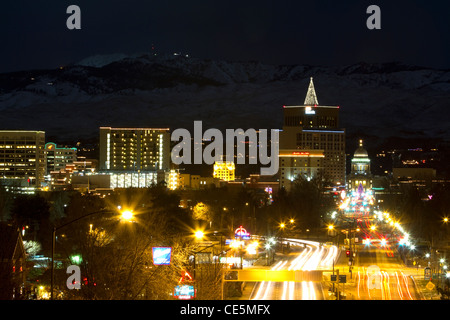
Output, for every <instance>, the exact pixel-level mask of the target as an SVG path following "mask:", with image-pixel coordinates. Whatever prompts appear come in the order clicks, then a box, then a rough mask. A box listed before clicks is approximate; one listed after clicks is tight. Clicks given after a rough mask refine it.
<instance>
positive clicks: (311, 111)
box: [305, 107, 316, 114]
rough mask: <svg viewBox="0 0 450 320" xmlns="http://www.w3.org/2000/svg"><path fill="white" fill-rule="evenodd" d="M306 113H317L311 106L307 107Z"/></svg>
mask: <svg viewBox="0 0 450 320" xmlns="http://www.w3.org/2000/svg"><path fill="white" fill-rule="evenodd" d="M305 114H316V111H315V110H313V109H312V108H311V107H305Z"/></svg>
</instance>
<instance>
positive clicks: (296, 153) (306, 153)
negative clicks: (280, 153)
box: [292, 151, 309, 156]
mask: <svg viewBox="0 0 450 320" xmlns="http://www.w3.org/2000/svg"><path fill="white" fill-rule="evenodd" d="M292 154H293V155H294V156H309V152H298V151H295V152H292Z"/></svg>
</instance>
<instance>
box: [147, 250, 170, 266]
mask: <svg viewBox="0 0 450 320" xmlns="http://www.w3.org/2000/svg"><path fill="white" fill-rule="evenodd" d="M152 253H153V264H154V265H156V266H159V265H169V264H170V261H171V258H172V247H153V248H152Z"/></svg>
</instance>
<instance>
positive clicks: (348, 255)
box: [345, 250, 350, 258]
mask: <svg viewBox="0 0 450 320" xmlns="http://www.w3.org/2000/svg"><path fill="white" fill-rule="evenodd" d="M345 254H346V255H347V258H348V257H350V250H347V252H346V253H345Z"/></svg>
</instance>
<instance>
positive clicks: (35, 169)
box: [0, 130, 46, 188]
mask: <svg viewBox="0 0 450 320" xmlns="http://www.w3.org/2000/svg"><path fill="white" fill-rule="evenodd" d="M45 169H46V163H45V132H44V131H25V130H10V131H8V130H0V179H2V180H4V181H3V182H4V184H6V185H13V184H14V183H13V182H16V183H17V186H18V187H36V188H39V187H40V186H41V183H42V182H44V175H45Z"/></svg>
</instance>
